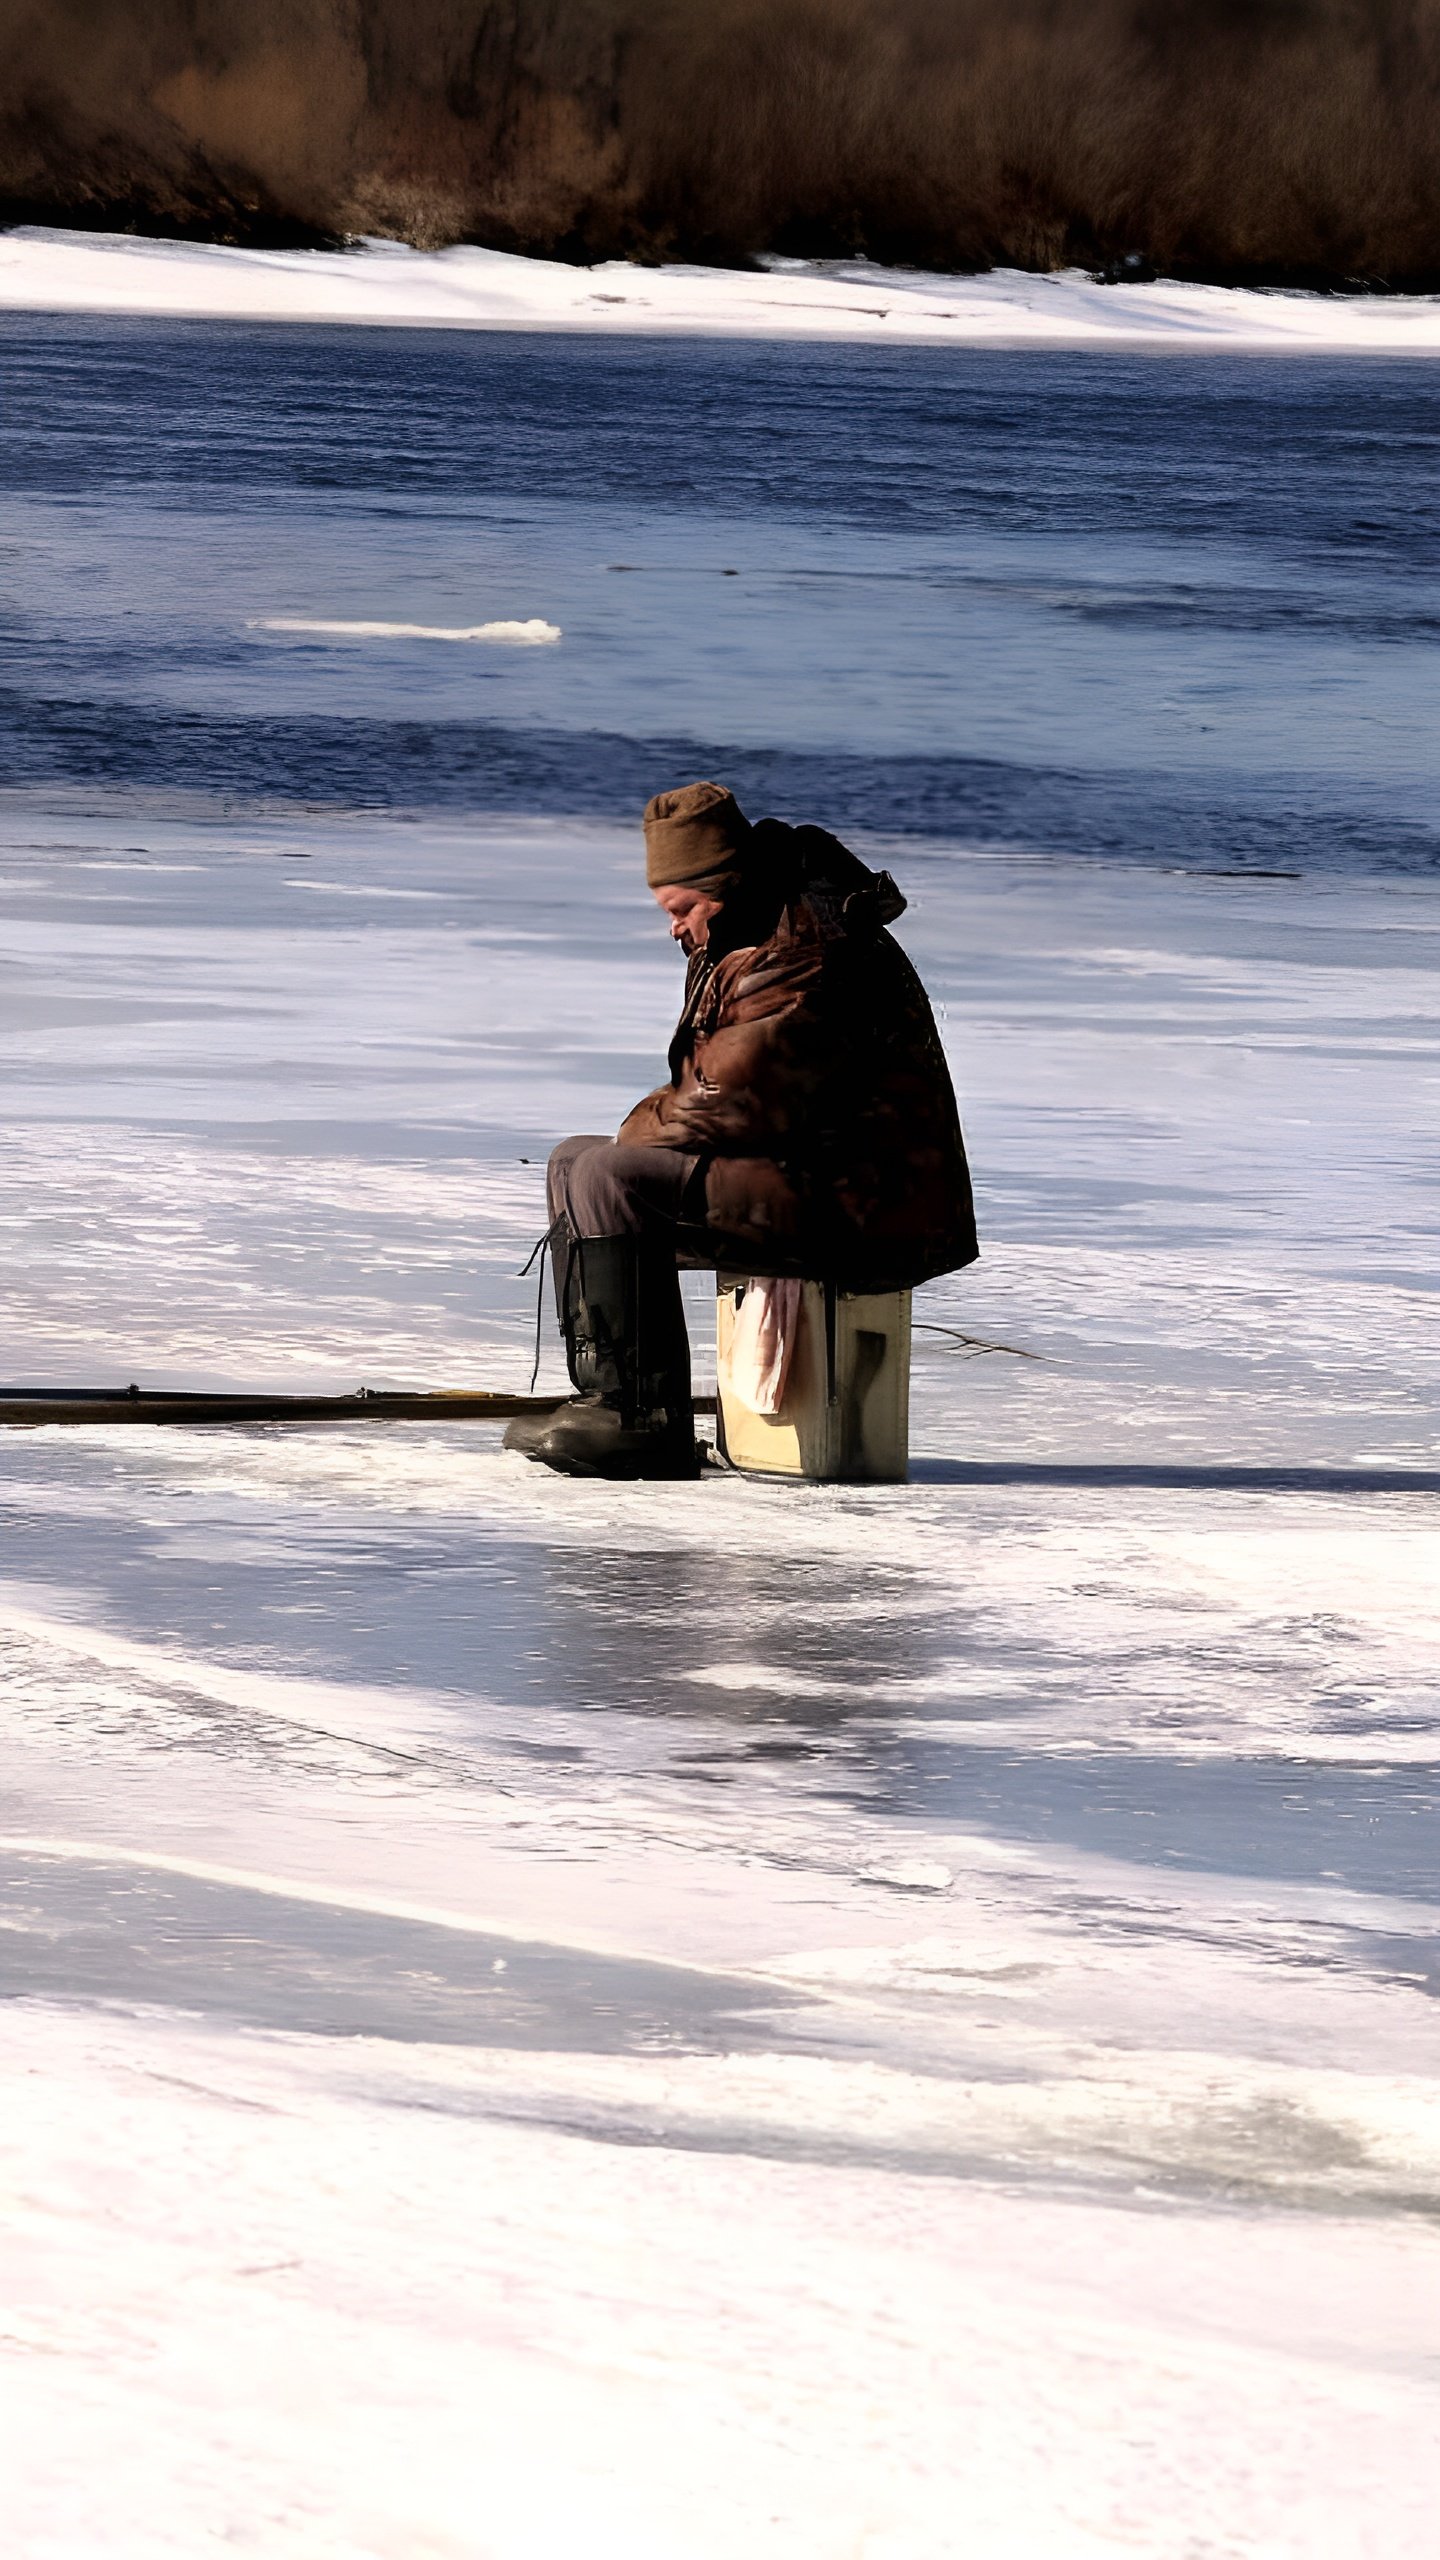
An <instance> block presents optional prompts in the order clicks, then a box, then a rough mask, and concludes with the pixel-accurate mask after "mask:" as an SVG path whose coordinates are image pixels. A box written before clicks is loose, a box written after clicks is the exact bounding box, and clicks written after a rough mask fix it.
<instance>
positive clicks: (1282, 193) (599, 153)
mask: <svg viewBox="0 0 1440 2560" xmlns="http://www.w3.org/2000/svg"><path fill="white" fill-rule="evenodd" d="M0 197H3V199H4V201H5V203H6V205H7V206H8V209H9V213H10V216H11V218H12V219H13V218H15V217H16V216H17V215H20V214H29V215H31V216H32V217H34V216H38V217H41V218H49V219H65V220H81V221H93V222H105V223H109V224H113V225H118V226H131V227H137V228H149V229H175V230H181V231H196V230H198V231H202V232H207V231H208V232H209V233H210V234H211V236H217V237H228V238H244V237H250V238H257V239H264V238H270V237H278V236H281V235H282V234H285V233H286V232H287V231H288V232H294V233H296V234H305V235H308V236H317V237H318V236H322V235H326V234H335V233H344V232H354V231H362V230H374V231H381V232H385V233H388V234H389V235H391V236H393V237H395V238H399V239H406V240H412V241H414V242H416V243H417V244H420V245H424V246H427V247H431V246H435V245H438V244H441V243H443V242H445V241H448V240H456V239H462V238H469V239H478V240H483V241H487V242H490V243H493V244H495V245H497V246H502V247H506V248H516V249H535V250H544V251H548V252H550V253H552V254H560V255H567V256H573V257H579V258H589V257H599V256H605V255H616V254H619V255H628V256H636V257H642V258H658V257H664V256H688V257H698V258H715V259H724V260H743V259H744V258H746V257H748V256H753V255H755V254H757V253H759V252H761V251H764V250H776V249H780V250H784V249H789V250H793V251H796V252H803V253H807V254H813V255H824V256H842V257H843V256H850V255H855V254H858V253H863V254H866V255H869V256H871V257H874V258H878V259H890V260H898V261H902V262H913V263H923V264H927V265H938V266H950V267H976V266H984V265H988V264H993V263H996V262H1003V263H1009V264H1015V265H1020V266H1027V267H1035V268H1044V267H1050V266H1055V265H1059V264H1065V263H1069V262H1071V261H1074V260H1082V261H1085V262H1087V263H1099V264H1102V265H1104V264H1107V263H1109V262H1111V261H1116V260H1120V259H1123V258H1124V257H1125V256H1127V255H1138V256H1141V257H1143V258H1146V259H1148V260H1150V261H1152V262H1153V263H1154V264H1155V265H1156V266H1158V267H1161V268H1164V269H1166V270H1167V271H1169V272H1171V273H1178V274H1184V275H1195V276H1214V277H1221V278H1225V277H1229V278H1241V277H1247V276H1248V277H1253V278H1260V279H1266V278H1269V279H1274V280H1277V281H1278V280H1283V279H1286V278H1294V279H1296V280H1300V281H1314V282H1326V281H1332V282H1334V281H1340V280H1343V279H1346V278H1357V277H1358V278H1368V279H1372V280H1375V281H1377V282H1378V281H1388V282H1391V283H1410V284H1421V283H1424V284H1434V283H1436V282H1437V281H1440V0H709V5H707V6H706V7H705V8H703V9H702V8H701V7H700V6H699V5H698V0H246V6H245V7H244V9H243V10H241V9H238V8H236V6H235V5H234V0H12V5H11V8H10V11H9V13H8V16H7V18H6V22H5V26H4V29H3V31H0Z"/></svg>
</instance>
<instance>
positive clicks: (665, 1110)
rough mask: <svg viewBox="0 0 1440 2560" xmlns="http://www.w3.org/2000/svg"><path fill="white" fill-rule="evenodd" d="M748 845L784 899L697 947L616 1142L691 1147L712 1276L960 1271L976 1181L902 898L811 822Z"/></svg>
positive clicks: (906, 1279)
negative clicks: (906, 947)
mask: <svg viewBox="0 0 1440 2560" xmlns="http://www.w3.org/2000/svg"><path fill="white" fill-rule="evenodd" d="M755 840H756V852H757V856H759V857H760V861H759V862H758V863H757V870H758V871H759V872H760V873H761V876H766V877H769V878H771V879H776V878H779V879H780V880H782V881H783V882H784V883H785V889H784V903H783V905H781V906H780V908H779V912H778V914H776V913H775V900H774V898H773V897H772V898H771V900H770V902H769V905H770V912H769V914H768V915H766V914H765V913H764V912H763V909H762V910H761V912H760V914H759V916H758V918H757V916H756V914H755V911H754V910H753V909H752V913H751V918H750V921H751V923H752V925H753V924H755V923H756V922H757V921H758V922H759V924H760V925H761V926H762V928H763V930H762V931H760V932H759V933H758V934H757V935H756V937H755V938H754V939H751V940H749V941H747V942H745V943H744V944H742V945H741V946H740V947H725V945H724V944H722V945H721V947H720V948H719V949H718V950H716V949H713V948H712V949H707V950H705V951H701V952H697V953H696V955H695V957H694V958H693V959H692V960H691V963H690V969H689V975H688V978H687V981H686V988H685V1007H684V1011H683V1012H682V1014H681V1016H680V1021H679V1025H678V1028H677V1030H676V1033H675V1037H674V1039H673V1040H672V1042H671V1044H670V1081H669V1083H668V1084H664V1085H661V1086H660V1087H659V1089H658V1091H656V1092H655V1093H652V1094H650V1095H649V1096H648V1097H647V1098H646V1100H645V1101H644V1102H641V1103H638V1104H637V1105H636V1107H635V1109H634V1110H633V1111H632V1112H631V1113H630V1115H629V1118H628V1119H627V1120H626V1121H625V1123H624V1125H623V1127H622V1128H621V1130H620V1132H619V1135H620V1139H621V1141H622V1143H623V1144H625V1145H628V1146H660V1147H676V1148H679V1149H681V1150H682V1151H684V1152H686V1153H690V1154H696V1155H698V1156H700V1158H701V1159H702V1162H703V1165H704V1186H705V1210H706V1227H707V1231H708V1233H707V1246H708V1248H709V1250H710V1251H711V1252H712V1253H713V1258H714V1260H715V1261H716V1262H717V1263H718V1264H719V1265H720V1267H721V1268H722V1269H732V1270H739V1271H755V1272H772V1273H778V1272H798V1273H800V1274H801V1275H802V1276H803V1277H805V1278H807V1279H831V1280H834V1281H836V1282H837V1283H838V1285H839V1286H840V1287H841V1288H845V1289H862V1290H871V1289H875V1290H879V1289H909V1288H913V1287H915V1286H916V1284H917V1283H918V1282H920V1281H922V1280H929V1279H933V1278H934V1277H935V1276H936V1274H937V1273H939V1272H942V1271H955V1270H958V1269H959V1268H960V1267H961V1266H962V1265H963V1264H965V1263H967V1262H973V1261H974V1259H975V1255H976V1251H977V1246H976V1241H975V1216H974V1209H973V1205H972V1201H971V1194H970V1176H969V1172H968V1170H967V1167H966V1163H965V1149H964V1144H963V1142H962V1139H961V1135H960V1120H959V1114H958V1112H957V1111H956V1107H955V1095H954V1090H953V1088H952V1086H951V1082H950V1074H949V1069H948V1068H947V1066H946V1063H945V1056H944V1052H943V1050H942V1049H941V1046H940V1039H939V1034H938V1033H937V1031H936V1029H935V1021H934V1017H933V1015H932V1013H931V1011H930V1006H929V1003H928V1001H927V999H926V995H925V990H924V988H923V987H922V986H921V984H920V981H919V979H918V977H917V976H916V974H915V971H914V969H913V968H912V967H911V965H910V962H909V961H908V960H907V958H906V957H905V954H904V952H903V951H902V950H901V949H900V946H899V944H898V943H896V942H894V941H892V940H891V937H890V935H889V934H888V933H887V932H886V931H885V927H886V926H887V925H888V924H891V923H893V921H894V919H895V918H896V916H898V915H901V914H903V912H904V908H905V900H904V899H903V898H902V896H901V895H900V892H899V890H898V889H897V888H896V886H895V884H894V882H893V880H891V878H890V876H889V874H888V873H887V872H883V871H882V872H879V873H876V872H872V871H868V870H867V869H866V868H865V865H864V864H863V863H862V862H860V861H858V860H857V858H856V856H855V855H854V854H852V853H849V852H847V850H846V848H845V847H844V846H843V845H841V844H838V843H837V842H836V840H835V838H834V837H833V836H828V835H826V834H824V833H823V831H822V830H821V829H820V828H818V827H800V828H794V829H792V828H789V827H782V826H781V825H780V824H779V823H778V822H777V821H776V820H773V819H770V820H766V821H765V822H763V823H762V825H761V826H759V827H757V828H756V830H755ZM740 921H741V922H742V923H743V922H744V919H743V917H742V918H741V920H740ZM716 924H717V927H720V928H725V927H727V926H730V925H731V924H732V916H731V911H730V909H729V908H728V907H727V910H726V913H725V915H724V916H723V917H721V918H718V919H717V920H716ZM715 931H716V927H712V936H713V935H714V933H715Z"/></svg>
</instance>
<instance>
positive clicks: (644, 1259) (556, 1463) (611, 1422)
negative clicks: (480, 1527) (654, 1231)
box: [505, 1235, 700, 1482]
mask: <svg viewBox="0 0 1440 2560" xmlns="http://www.w3.org/2000/svg"><path fill="white" fill-rule="evenodd" d="M560 1251H561V1252H562V1253H563V1254H564V1255H565V1257H566V1262H565V1269H564V1271H563V1273H561V1274H560V1275H559V1276H560V1278H561V1282H562V1293H561V1319H560V1321H561V1329H562V1331H563V1333H564V1336H565V1353H566V1359H567V1361H568V1363H569V1369H570V1377H571V1382H572V1384H573V1385H574V1386H575V1387H576V1388H577V1389H578V1393H577V1394H576V1395H574V1396H572V1397H571V1399H570V1401H569V1403H568V1404H563V1405H560V1406H559V1407H557V1409H556V1411H555V1412H554V1413H549V1414H537V1415H535V1416H533V1417H532V1416H530V1415H528V1414H527V1415H526V1416H524V1417H523V1418H522V1419H521V1420H519V1421H516V1422H512V1423H511V1424H510V1426H509V1429H508V1430H507V1431H506V1434H505V1446H506V1448H507V1449H517V1450H519V1451H520V1453H521V1455H522V1456H524V1457H527V1458H534V1459H535V1460H536V1461H537V1462H538V1463H539V1464H540V1465H541V1466H546V1467H554V1468H555V1469H556V1470H557V1471H558V1473H559V1474H561V1475H567V1476H608V1477H614V1478H622V1479H627V1480H632V1481H633V1480H634V1479H636V1478H638V1477H653V1478H658V1479H660V1480H662V1481H667V1482H674V1481H675V1480H676V1479H677V1478H680V1477H685V1476H694V1475H698V1473H699V1471H700V1456H699V1452H698V1450H697V1448H696V1446H695V1425H694V1420H693V1408H692V1405H691V1401H690V1338H689V1335H688V1334H687V1332H686V1330H685V1310H684V1307H683V1305H682V1303H681V1298H680V1278H679V1274H678V1272H677V1270H676V1267H675V1257H674V1254H673V1252H672V1251H669V1250H666V1249H665V1248H660V1247H657V1246H655V1245H654V1244H652V1243H649V1242H648V1241H646V1240H645V1239H644V1238H642V1237H640V1236H634V1235H623V1236H572V1237H570V1238H569V1239H568V1241H567V1243H566V1244H564V1245H562V1246H561V1247H560Z"/></svg>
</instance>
